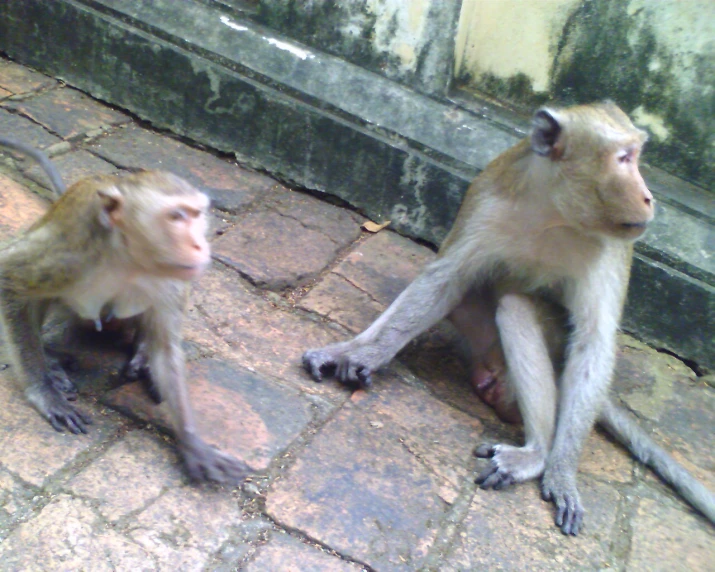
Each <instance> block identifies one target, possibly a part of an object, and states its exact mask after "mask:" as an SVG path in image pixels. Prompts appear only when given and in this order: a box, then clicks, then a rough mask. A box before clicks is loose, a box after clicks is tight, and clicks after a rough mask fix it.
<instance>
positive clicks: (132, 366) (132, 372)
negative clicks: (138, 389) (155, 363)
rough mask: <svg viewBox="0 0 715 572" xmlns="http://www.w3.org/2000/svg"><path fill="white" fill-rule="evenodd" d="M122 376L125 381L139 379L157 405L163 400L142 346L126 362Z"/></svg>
mask: <svg viewBox="0 0 715 572" xmlns="http://www.w3.org/2000/svg"><path fill="white" fill-rule="evenodd" d="M122 378H123V379H124V380H125V381H127V382H130V381H137V380H141V381H142V382H143V385H144V390H145V391H146V392H147V395H149V397H150V398H151V400H152V401H153V402H154V403H156V404H157V405H159V404H160V403H161V402H162V401H163V399H162V397H161V394H160V393H159V390H158V389H157V387H156V385H155V384H154V379H153V378H152V375H151V369H150V368H149V356H147V354H146V352H145V351H144V350H143V348H139V349H138V350H137V351H136V352H135V353H134V355H133V356H132V358H131V359H130V360H129V361H128V362H127V363H126V365H125V366H124V370H123V371H122Z"/></svg>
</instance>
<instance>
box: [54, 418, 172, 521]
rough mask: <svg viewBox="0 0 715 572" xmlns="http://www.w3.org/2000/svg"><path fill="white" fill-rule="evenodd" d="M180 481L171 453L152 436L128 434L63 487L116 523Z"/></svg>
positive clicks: (135, 432) (133, 432)
mask: <svg viewBox="0 0 715 572" xmlns="http://www.w3.org/2000/svg"><path fill="white" fill-rule="evenodd" d="M182 482H183V473H182V471H181V466H180V465H179V462H178V459H177V455H176V453H175V451H173V450H172V449H171V448H170V447H168V446H167V445H166V444H165V443H160V442H159V441H158V440H157V438H156V437H153V436H151V435H149V434H147V433H143V432H139V431H132V432H130V433H128V434H127V435H125V436H124V437H122V439H121V440H120V441H119V442H117V443H114V444H113V445H112V446H111V447H110V448H109V449H108V450H107V451H106V452H104V453H103V454H102V456H101V457H99V458H98V459H95V460H94V461H93V462H92V463H91V464H90V465H89V466H88V467H87V468H85V469H84V470H83V471H82V472H81V473H79V474H78V475H76V476H75V477H73V478H72V479H71V480H70V481H69V483H67V485H66V486H65V488H66V490H67V491H69V492H71V493H72V494H73V495H78V496H81V497H82V498H85V499H91V500H93V501H96V504H95V507H96V508H97V510H98V511H99V512H100V513H101V514H102V515H103V516H104V517H105V518H106V519H107V520H110V521H116V520H118V519H120V518H122V517H124V516H126V515H127V514H129V513H130V512H133V511H136V510H139V509H141V508H143V507H144V506H146V505H147V504H148V503H149V502H150V501H152V500H153V499H155V498H157V497H158V496H159V495H160V494H161V493H162V492H163V491H164V490H165V489H167V488H173V487H178V486H180V485H181V484H182Z"/></svg>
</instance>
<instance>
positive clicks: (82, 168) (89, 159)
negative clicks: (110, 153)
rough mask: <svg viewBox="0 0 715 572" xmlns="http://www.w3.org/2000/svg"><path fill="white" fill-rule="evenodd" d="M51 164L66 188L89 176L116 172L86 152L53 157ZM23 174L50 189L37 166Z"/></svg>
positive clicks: (111, 166) (43, 172)
mask: <svg viewBox="0 0 715 572" xmlns="http://www.w3.org/2000/svg"><path fill="white" fill-rule="evenodd" d="M52 162H53V163H54V164H55V165H56V166H57V169H58V170H59V172H60V175H61V176H62V180H63V181H64V182H65V185H67V186H68V187H69V186H70V185H71V184H72V183H76V182H77V181H79V180H80V179H83V178H85V177H89V176H91V175H109V174H112V173H116V172H117V168H116V167H115V166H114V165H112V164H111V163H107V162H106V161H103V160H102V159H100V158H98V157H96V156H94V155H92V154H91V153H89V152H88V151H75V152H73V153H67V154H66V155H60V156H59V157H53V159H52ZM25 174H26V175H27V176H28V177H29V178H30V179H32V180H33V181H35V182H36V183H39V184H40V185H42V186H43V187H46V188H48V189H49V188H50V181H49V179H48V178H47V175H46V174H45V171H44V170H43V169H42V168H40V167H39V166H38V165H33V166H32V167H31V168H30V169H28V170H27V171H25Z"/></svg>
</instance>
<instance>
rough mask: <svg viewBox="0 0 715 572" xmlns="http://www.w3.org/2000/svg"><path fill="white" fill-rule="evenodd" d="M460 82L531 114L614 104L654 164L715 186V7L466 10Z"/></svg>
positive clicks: (705, 3) (577, 4)
mask: <svg viewBox="0 0 715 572" xmlns="http://www.w3.org/2000/svg"><path fill="white" fill-rule="evenodd" d="M455 77H456V85H457V86H459V87H463V88H467V89H469V90H474V91H476V92H481V93H483V94H486V95H488V96H490V97H492V98H495V99H497V100H501V101H506V102H509V103H511V104H513V105H515V106H516V107H519V108H522V109H524V110H526V109H531V108H533V107H534V106H535V105H538V104H539V103H542V102H545V101H548V100H556V101H559V102H565V103H569V102H587V101H593V100H599V99H605V98H610V99H613V100H615V101H616V102H617V103H618V104H620V105H621V106H623V107H624V108H625V109H626V111H627V112H628V113H630V114H631V115H632V116H633V117H634V119H635V120H636V122H637V123H639V124H640V125H641V126H643V127H645V128H647V129H648V131H649V132H650V133H651V142H650V144H649V145H648V148H647V154H646V160H647V161H650V162H652V163H654V164H656V165H658V166H660V167H662V168H664V169H666V170H669V171H671V172H673V173H674V174H676V175H679V176H681V177H684V178H686V179H689V180H692V181H694V182H696V183H699V184H700V185H703V186H705V187H712V186H713V184H714V183H715V169H713V165H715V2H713V0H657V1H654V0H598V1H591V0H538V1H528V0H499V1H496V0H463V2H462V10H461V16H460V20H459V27H458V31H457V40H456V53H455Z"/></svg>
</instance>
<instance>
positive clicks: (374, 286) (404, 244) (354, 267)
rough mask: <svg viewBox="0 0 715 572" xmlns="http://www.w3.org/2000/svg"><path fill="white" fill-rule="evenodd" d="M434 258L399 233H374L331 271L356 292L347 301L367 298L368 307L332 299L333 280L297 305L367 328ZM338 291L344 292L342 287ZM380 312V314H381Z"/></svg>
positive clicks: (427, 250) (344, 322) (326, 282)
mask: <svg viewBox="0 0 715 572" xmlns="http://www.w3.org/2000/svg"><path fill="white" fill-rule="evenodd" d="M434 257H435V254H434V253H433V252H432V251H431V250H429V249H428V248H426V247H424V246H420V245H418V244H417V243H415V242H414V241H412V240H409V239H407V238H405V237H403V236H400V235H399V234H396V233H394V232H389V231H383V232H379V233H377V234H376V235H375V236H372V237H370V238H369V239H368V240H366V241H365V242H363V243H361V244H360V245H358V246H357V248H355V249H354V250H353V251H352V252H351V253H350V254H348V256H347V257H346V258H345V259H344V260H343V261H342V262H341V263H340V264H338V266H337V267H335V269H334V270H333V272H334V273H335V274H337V275H339V276H341V277H342V278H344V279H345V280H346V281H347V282H348V283H349V284H351V285H352V287H353V288H354V289H355V291H356V292H355V293H354V294H353V295H351V296H350V297H349V298H348V302H351V301H352V300H355V299H356V298H357V300H356V301H359V300H360V299H361V298H363V297H365V296H366V295H367V296H368V297H369V298H370V299H372V300H373V303H371V304H369V305H368V307H365V306H364V305H358V304H355V305H352V304H346V305H343V309H342V310H338V307H339V306H340V304H339V300H335V293H334V292H333V289H334V288H335V285H336V282H335V280H331V281H327V280H326V281H323V282H321V283H320V284H318V285H317V286H315V288H313V289H312V290H311V292H310V293H309V294H308V295H307V296H306V297H305V298H304V299H303V300H302V301H301V302H300V305H301V307H303V308H305V309H307V310H312V311H315V312H318V313H320V314H321V315H328V314H326V313H324V312H329V313H330V315H331V317H332V318H333V319H335V320H336V321H338V322H339V323H340V324H342V325H344V326H345V327H347V328H350V329H352V327H351V326H354V325H356V324H364V323H366V322H367V325H369V323H370V322H371V321H372V320H368V319H367V318H368V317H371V318H372V317H373V316H374V317H375V318H376V317H377V316H378V315H379V313H380V312H379V311H376V310H377V307H380V308H381V309H382V310H384V309H385V308H387V306H388V305H389V304H391V303H392V301H393V300H394V299H395V298H397V296H399V294H400V293H401V292H402V291H403V290H404V289H405V288H406V287H407V286H408V285H409V284H410V282H412V281H413V280H414V279H415V278H416V277H417V276H418V275H419V273H420V272H421V271H422V270H423V269H424V267H425V266H426V265H427V264H428V263H429V262H430V261H431V260H433V259H434ZM341 289H345V286H344V285H341ZM382 310H381V311H382Z"/></svg>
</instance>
